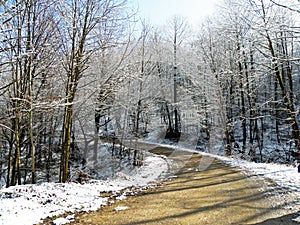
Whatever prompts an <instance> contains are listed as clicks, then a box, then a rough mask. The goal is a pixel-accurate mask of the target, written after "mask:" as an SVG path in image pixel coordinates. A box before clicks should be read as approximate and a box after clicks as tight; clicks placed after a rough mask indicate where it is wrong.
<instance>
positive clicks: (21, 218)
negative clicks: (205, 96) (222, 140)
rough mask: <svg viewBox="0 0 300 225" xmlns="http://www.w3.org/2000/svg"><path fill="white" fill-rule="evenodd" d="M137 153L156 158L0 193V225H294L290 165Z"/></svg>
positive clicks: (296, 186) (297, 177) (294, 179)
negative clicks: (99, 175)
mask: <svg viewBox="0 0 300 225" xmlns="http://www.w3.org/2000/svg"><path fill="white" fill-rule="evenodd" d="M139 148H142V149H146V150H147V151H151V152H152V153H156V154H164V156H155V155H153V154H147V155H146V159H145V162H144V165H143V166H142V167H141V168H139V169H135V170H126V171H124V173H122V172H119V173H117V174H116V176H115V177H114V179H108V180H100V181H97V180H91V181H89V182H88V183H86V184H83V185H82V184H76V183H67V184H55V183H50V184H47V183H43V184H40V185H20V186H15V187H10V188H2V189H0V224H1V225H9V224H19V225H21V224H23V225H29V224H36V223H39V222H40V223H41V219H45V218H46V217H48V219H46V220H44V222H42V224H66V223H72V224H265V225H266V224H297V223H296V222H295V221H294V220H292V219H295V218H296V217H297V216H298V212H299V211H300V204H299V203H300V202H299V191H298V190H300V174H298V173H297V170H296V168H295V167H293V166H286V165H278V164H257V163H249V162H246V161H241V160H237V159H234V158H227V157H221V156H215V155H210V154H207V153H200V154H199V152H197V151H193V150H189V149H184V148H183V147H179V146H169V145H153V144H152V145H151V144H146V143H140V144H139ZM183 150H184V151H183ZM158 178H164V179H165V178H168V179H167V180H164V181H163V182H162V183H159V181H160V179H158ZM157 185H158V186H157ZM132 195H137V196H135V197H131V196H132ZM103 206H105V207H103ZM99 208H101V209H100V210H98V209H99ZM92 211H96V212H94V213H93V212H92ZM53 216H54V217H53Z"/></svg>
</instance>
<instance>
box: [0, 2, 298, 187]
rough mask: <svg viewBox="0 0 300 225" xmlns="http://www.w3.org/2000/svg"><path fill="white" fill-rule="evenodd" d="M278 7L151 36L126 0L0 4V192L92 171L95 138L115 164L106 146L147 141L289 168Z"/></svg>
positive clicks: (234, 11) (293, 67)
mask: <svg viewBox="0 0 300 225" xmlns="http://www.w3.org/2000/svg"><path fill="white" fill-rule="evenodd" d="M290 2H291V3H292V2H293V1H285V2H284V4H281V3H280V2H279V1H275V0H274V1H272V0H224V2H223V3H222V4H221V5H220V7H219V8H218V10H217V12H218V13H217V14H215V15H213V16H211V17H209V18H206V19H205V20H204V21H203V22H202V24H199V26H198V27H197V28H192V27H191V26H190V25H189V24H188V22H187V21H186V20H185V19H184V18H181V17H179V16H174V17H173V18H170V20H169V21H165V24H166V25H165V26H163V27H154V26H153V25H151V24H149V23H147V21H146V20H144V19H138V18H137V16H136V15H137V14H136V13H137V12H136V10H135V9H134V8H132V6H130V4H129V2H128V1H127V0H114V1H112V0H54V1H50V2H49V1H46V0H11V1H0V14H1V16H0V54H1V61H0V74H1V76H0V107H1V110H0V184H5V185H6V186H7V187H8V186H12V185H17V184H23V183H25V184H26V183H36V182H41V181H44V182H50V181H54V182H57V181H59V182H67V181H69V180H70V172H71V170H72V169H73V164H74V162H75V161H76V163H80V164H82V165H88V164H90V163H92V164H93V169H94V170H97V167H98V166H99V164H100V163H101V162H98V158H99V155H100V152H99V148H98V143H99V138H105V140H106V141H108V142H111V143H112V146H113V147H112V148H113V150H112V155H114V154H116V152H118V154H119V155H120V158H122V157H125V155H126V154H129V155H128V158H130V154H131V151H130V148H129V149H125V147H124V146H122V145H120V146H118V149H117V150H116V149H115V146H116V145H119V144H120V143H129V142H130V143H134V142H136V141H137V140H138V139H140V138H143V137H148V136H151V137H152V138H156V139H157V142H161V141H162V140H168V141H170V142H179V141H186V142H189V141H191V140H193V141H194V140H195V141H196V143H197V144H198V146H197V148H198V149H200V150H203V151H206V150H207V151H209V148H211V147H212V146H213V145H215V146H219V153H220V154H224V155H232V154H238V155H240V156H241V157H242V158H244V159H247V160H252V161H255V162H274V161H278V162H281V163H291V162H292V160H294V158H293V156H295V152H297V148H298V149H299V140H300V136H299V135H300V134H299V125H300V124H299V123H300V121H299V118H300V71H299V61H300V42H299V41H300V21H299V18H300V14H299V12H298V8H297V6H295V5H293V4H290ZM216 136H217V137H218V138H216ZM216 142H218V143H216ZM220 143H221V144H220ZM131 146H132V144H131ZM125 150H126V151H125ZM132 150H133V151H132V154H133V156H132V160H133V162H132V163H133V164H134V165H140V163H141V162H140V161H141V160H142V157H143V156H142V152H140V151H139V150H138V149H134V148H133V149H132Z"/></svg>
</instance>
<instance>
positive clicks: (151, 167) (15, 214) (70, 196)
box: [0, 155, 168, 225]
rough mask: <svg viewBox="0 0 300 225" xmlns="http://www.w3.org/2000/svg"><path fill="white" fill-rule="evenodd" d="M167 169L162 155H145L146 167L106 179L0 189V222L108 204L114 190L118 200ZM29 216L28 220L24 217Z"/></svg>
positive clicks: (7, 224) (24, 223)
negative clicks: (128, 189) (127, 191)
mask: <svg viewBox="0 0 300 225" xmlns="http://www.w3.org/2000/svg"><path fill="white" fill-rule="evenodd" d="M167 170H168V165H167V161H166V160H164V159H163V158H161V157H159V156H153V155H149V156H146V158H145V162H144V164H143V166H141V167H139V168H138V167H136V168H135V169H134V170H131V171H130V173H127V171H126V173H122V172H119V173H118V174H117V176H115V177H113V178H110V179H107V180H90V181H89V182H87V183H85V184H79V183H63V184H62V183H42V184H39V185H19V186H11V187H9V188H2V189H0V225H15V224H18V225H31V224H36V223H40V222H42V219H44V218H46V217H51V216H57V215H61V214H63V213H65V212H89V211H95V210H97V209H99V208H100V207H101V206H103V205H106V204H107V202H108V197H102V196H101V193H103V192H106V193H107V192H111V193H112V195H114V196H117V198H118V199H119V200H122V199H125V197H126V196H123V195H121V196H119V195H120V193H121V190H124V189H126V188H131V187H133V186H134V187H141V188H143V187H147V186H149V185H152V184H153V183H154V182H156V181H157V179H158V178H159V177H160V176H161V174H163V173H165V172H166V171H167ZM118 196H119V197H118ZM24 218H26V219H24ZM71 220H72V218H58V219H57V220H55V224H64V223H66V222H67V221H71Z"/></svg>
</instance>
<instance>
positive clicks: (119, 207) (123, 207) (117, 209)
mask: <svg viewBox="0 0 300 225" xmlns="http://www.w3.org/2000/svg"><path fill="white" fill-rule="evenodd" d="M126 209H129V207H128V206H118V207H116V208H115V211H123V210H126Z"/></svg>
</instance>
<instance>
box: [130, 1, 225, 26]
mask: <svg viewBox="0 0 300 225" xmlns="http://www.w3.org/2000/svg"><path fill="white" fill-rule="evenodd" d="M133 2H134V4H136V5H138V6H139V11H140V16H141V18H145V19H146V20H149V22H150V23H152V24H153V25H163V24H165V23H166V22H167V20H168V19H170V18H171V17H172V16H174V15H179V16H183V17H185V18H186V19H187V20H188V22H189V23H190V24H191V25H197V24H199V22H200V21H201V18H203V17H205V16H207V15H211V14H213V12H214V9H215V5H216V4H218V3H220V2H221V0H133Z"/></svg>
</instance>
